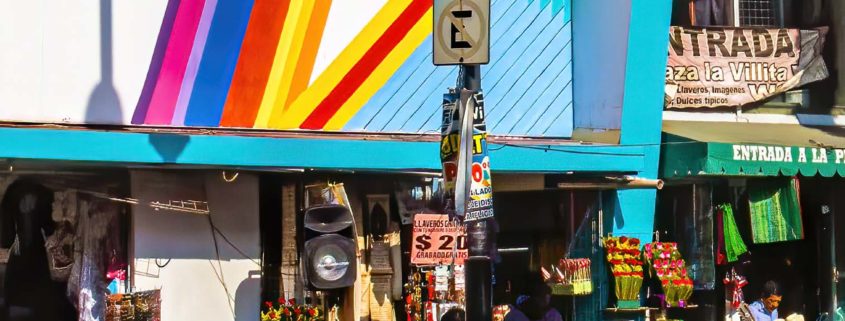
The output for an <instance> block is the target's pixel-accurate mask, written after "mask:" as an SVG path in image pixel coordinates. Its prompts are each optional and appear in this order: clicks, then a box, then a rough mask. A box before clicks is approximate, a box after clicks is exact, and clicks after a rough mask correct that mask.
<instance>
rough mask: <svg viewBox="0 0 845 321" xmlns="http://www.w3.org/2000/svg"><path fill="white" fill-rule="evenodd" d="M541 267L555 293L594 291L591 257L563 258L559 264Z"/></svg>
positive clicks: (579, 293) (585, 293) (569, 293)
mask: <svg viewBox="0 0 845 321" xmlns="http://www.w3.org/2000/svg"><path fill="white" fill-rule="evenodd" d="M550 270H551V271H552V272H549V270H546V268H540V271H541V272H542V274H543V278H544V280H545V281H546V283H548V284H549V286H550V287H551V288H552V294H553V295H588V294H590V293H593V281H592V273H591V272H590V259H561V260H560V262H558V266H554V265H552V266H551V267H550Z"/></svg>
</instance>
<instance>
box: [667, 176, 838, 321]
mask: <svg viewBox="0 0 845 321" xmlns="http://www.w3.org/2000/svg"><path fill="white" fill-rule="evenodd" d="M785 180H789V178H785V177H773V178H724V179H713V180H695V181H690V182H688V183H687V184H678V185H674V186H671V187H668V188H666V189H664V190H663V191H661V196H660V202H659V204H660V205H659V207H658V217H657V229H658V230H659V231H660V232H661V237H665V238H666V239H667V240H669V241H671V242H678V244H679V247H683V248H685V249H687V251H688V252H690V254H689V260H688V261H687V266H688V268H689V269H690V271H693V272H694V275H693V279H694V282H695V289H696V291H695V294H694V296H693V301H694V303H697V304H699V309H698V311H696V312H695V313H687V314H685V315H684V319H685V320H712V319H723V318H724V316H725V315H726V314H728V306H729V303H730V301H731V300H732V297H731V296H732V294H733V293H732V292H731V291H730V289H726V286H725V284H724V283H723V279H725V278H726V275H728V274H729V273H730V272H731V271H736V272H737V273H738V274H739V275H741V276H743V277H744V278H745V279H746V280H747V281H748V284H747V285H746V286H745V287H743V288H742V294H743V298H744V301H745V302H746V303H748V304H751V303H753V302H755V301H757V300H759V299H760V296H761V293H762V290H763V286H764V284H765V283H766V282H767V281H769V280H772V281H775V282H777V283H778V284H779V286H780V291H781V293H782V295H783V297H782V301H781V304H780V307H779V308H778V316H779V318H786V317H787V316H789V315H791V314H793V313H796V314H801V315H803V316H804V318H805V320H845V318H843V317H842V315H843V309H844V308H843V306H845V280H843V278H842V277H841V276H840V274H839V273H838V271H839V270H841V269H845V255H843V254H841V253H842V249H845V217H844V216H843V215H841V214H837V212H844V211H845V197H842V195H843V191H845V183H842V182H839V181H837V180H834V179H830V178H822V177H801V178H800V179H798V184H797V185H796V187H797V192H796V194H797V197H798V203H799V204H798V205H797V209H798V210H797V211H792V213H786V214H783V215H784V216H786V218H785V219H786V220H798V221H800V225H797V226H798V228H795V229H793V230H791V232H790V233H793V234H794V235H792V234H791V235H790V236H789V237H787V240H773V239H770V240H766V239H763V240H761V238H760V236H759V235H757V236H755V233H761V229H763V230H765V229H769V231H772V230H775V229H777V227H776V225H777V224H779V223H778V222H777V221H769V222H768V223H767V222H766V221H763V223H766V224H761V222H757V223H756V226H755V223H754V222H753V221H752V220H753V219H752V216H753V215H752V214H751V213H752V205H751V204H752V203H754V202H752V201H751V199H750V197H751V196H749V195H752V194H754V190H755V188H757V189H759V188H760V187H761V186H762V187H764V188H765V187H770V186H776V185H778V184H782V183H783V182H784V181H785ZM781 196H783V195H781ZM726 205H730V207H731V210H732V214H731V215H732V217H733V218H734V220H735V223H736V227H737V230H738V232H739V235H740V237H741V239H742V242H743V244H744V246H745V248H746V249H747V251H746V252H743V253H740V255H739V256H738V257H737V258H736V259H735V260H729V258H728V257H727V253H726V251H725V247H726V246H728V245H729V244H727V243H729V241H728V239H727V237H726V236H725V235H724V234H726V233H727V232H726V231H725V229H724V226H725V225H724V220H725V216H726V214H725V213H724V211H723V210H722V209H723V208H724V206H726ZM759 210H760V209H759V208H758V209H756V210H755V211H759ZM773 211H780V210H773ZM783 211H784V213H785V212H786V211H787V210H783ZM789 216H791V217H789ZM790 224H794V223H790ZM709 226H712V227H709ZM793 226H794V225H793ZM720 229H721V231H720ZM763 232H765V231H763ZM695 248H698V249H700V251H699V252H698V253H693V252H696V251H695V250H694V249H695ZM709 271H712V272H709Z"/></svg>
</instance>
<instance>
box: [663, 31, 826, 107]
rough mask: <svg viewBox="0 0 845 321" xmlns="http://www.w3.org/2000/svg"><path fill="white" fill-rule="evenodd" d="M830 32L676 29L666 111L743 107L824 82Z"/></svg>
mask: <svg viewBox="0 0 845 321" xmlns="http://www.w3.org/2000/svg"><path fill="white" fill-rule="evenodd" d="M825 32H826V29H818V30H798V29H765V28H706V29H702V28H683V27H671V28H670V30H669V61H668V64H667V65H666V107H667V108H695V107H721V106H742V105H745V104H748V103H752V102H756V101H761V100H764V99H766V98H769V97H772V96H774V95H777V94H780V93H783V92H785V91H788V90H790V89H793V88H796V87H799V86H802V85H804V84H807V83H810V82H813V81H818V80H821V79H824V78H826V77H827V75H828V74H827V68H826V67H825V64H824V61H822V57H821V43H822V40H823V38H824V34H825Z"/></svg>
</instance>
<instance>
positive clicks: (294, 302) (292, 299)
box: [288, 298, 296, 305]
mask: <svg viewBox="0 0 845 321" xmlns="http://www.w3.org/2000/svg"><path fill="white" fill-rule="evenodd" d="M288 305H296V299H294V298H290V300H288Z"/></svg>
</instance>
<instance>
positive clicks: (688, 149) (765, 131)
mask: <svg viewBox="0 0 845 321" xmlns="http://www.w3.org/2000/svg"><path fill="white" fill-rule="evenodd" d="M663 132H664V134H665V139H664V143H665V144H664V146H663V148H662V152H661V157H660V160H661V173H662V177H663V178H681V177H688V176H707V175H725V176H778V175H783V176H793V175H797V174H801V175H804V176H815V175H821V176H824V177H830V176H833V175H835V174H837V173H839V175H841V176H845V128H841V127H806V126H802V125H797V124H760V123H724V122H696V121H664V122H663Z"/></svg>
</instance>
